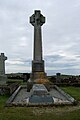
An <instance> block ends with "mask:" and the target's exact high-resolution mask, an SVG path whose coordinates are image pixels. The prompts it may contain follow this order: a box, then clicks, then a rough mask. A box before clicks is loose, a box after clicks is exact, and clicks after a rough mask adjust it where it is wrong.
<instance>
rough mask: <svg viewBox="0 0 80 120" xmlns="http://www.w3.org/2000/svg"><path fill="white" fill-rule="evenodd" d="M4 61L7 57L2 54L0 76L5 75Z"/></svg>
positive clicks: (0, 57) (0, 56)
mask: <svg viewBox="0 0 80 120" xmlns="http://www.w3.org/2000/svg"><path fill="white" fill-rule="evenodd" d="M5 60H7V57H5V56H4V53H1V55H0V75H5Z"/></svg>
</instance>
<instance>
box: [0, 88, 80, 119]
mask: <svg viewBox="0 0 80 120" xmlns="http://www.w3.org/2000/svg"><path fill="white" fill-rule="evenodd" d="M62 89H64V90H65V91H67V92H68V93H70V94H71V95H73V96H75V98H76V99H78V100H80V88H74V87H63V88H62ZM7 99H8V96H0V120H80V105H77V106H62V107H59V106H58V107H5V106H4V105H5V102H6V100H7Z"/></svg>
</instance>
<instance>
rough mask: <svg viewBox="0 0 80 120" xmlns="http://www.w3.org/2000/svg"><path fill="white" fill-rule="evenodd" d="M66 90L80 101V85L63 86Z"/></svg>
mask: <svg viewBox="0 0 80 120" xmlns="http://www.w3.org/2000/svg"><path fill="white" fill-rule="evenodd" d="M61 89H63V90H64V91H65V92H67V93H69V94H70V95H71V96H73V97H74V98H75V99H76V100H78V101H80V87H72V86H71V87H61Z"/></svg>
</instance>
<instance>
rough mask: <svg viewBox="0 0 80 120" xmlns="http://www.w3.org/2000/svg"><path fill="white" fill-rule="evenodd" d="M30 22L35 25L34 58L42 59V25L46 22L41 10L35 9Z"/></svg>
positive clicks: (36, 59)
mask: <svg viewBox="0 0 80 120" xmlns="http://www.w3.org/2000/svg"><path fill="white" fill-rule="evenodd" d="M30 23H31V24H32V25H33V26H34V53H33V60H35V61H41V60H42V35H41V26H42V25H43V24H44V23H45V17H44V16H43V15H42V14H41V13H40V11H35V14H33V15H32V16H31V17H30Z"/></svg>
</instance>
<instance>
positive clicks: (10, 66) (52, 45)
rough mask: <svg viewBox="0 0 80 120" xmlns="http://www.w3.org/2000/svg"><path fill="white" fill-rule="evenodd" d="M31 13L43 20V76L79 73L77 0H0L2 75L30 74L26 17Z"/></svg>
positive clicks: (30, 38) (79, 10) (29, 28)
mask: <svg viewBox="0 0 80 120" xmlns="http://www.w3.org/2000/svg"><path fill="white" fill-rule="evenodd" d="M34 10H41V12H42V14H43V15H44V16H45V17H46V23H45V24H44V25H43V26H42V35H43V36H42V39H43V54H44V60H45V66H46V71H47V73H48V74H55V73H56V72H61V73H62V74H75V75H77V74H80V0H34V1H32V0H0V53H3V52H4V53H5V55H6V56H7V57H8V60H7V61H6V73H12V72H30V71H31V60H32V56H33V55H32V51H33V35H34V34H33V26H32V25H31V24H30V23H29V17H30V16H31V15H32V14H33V13H34Z"/></svg>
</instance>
